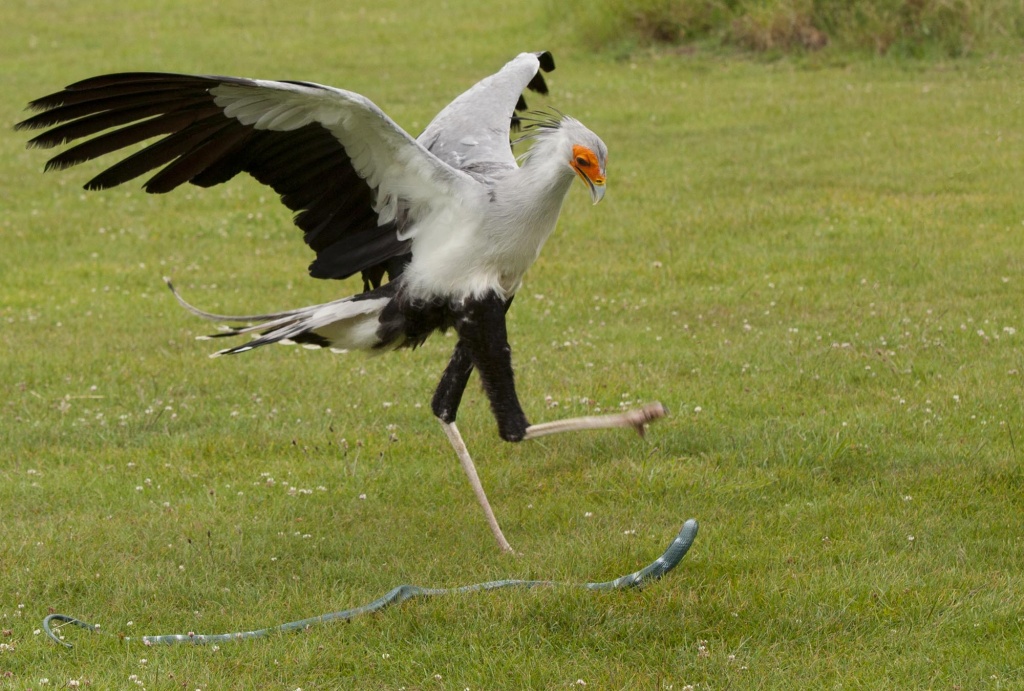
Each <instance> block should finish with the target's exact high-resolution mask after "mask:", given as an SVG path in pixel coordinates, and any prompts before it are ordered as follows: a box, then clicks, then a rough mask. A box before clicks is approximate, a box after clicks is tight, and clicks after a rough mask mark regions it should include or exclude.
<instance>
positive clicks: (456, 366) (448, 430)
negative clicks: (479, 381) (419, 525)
mask: <svg viewBox="0 0 1024 691" xmlns="http://www.w3.org/2000/svg"><path fill="white" fill-rule="evenodd" d="M472 372H473V361H472V358H470V356H469V350H468V349H467V348H466V346H465V345H464V344H463V343H462V341H459V342H458V343H457V344H455V351H454V352H453V353H452V359H451V360H450V361H449V362H448V366H447V367H446V368H445V370H444V374H443V375H442V376H441V383H440V384H438V385H437V390H436V391H435V392H434V398H433V400H432V401H431V403H430V405H431V408H432V409H433V411H434V415H436V416H437V419H438V420H440V421H441V429H443V430H444V433H445V436H447V437H448V441H450V442H451V444H452V448H453V449H455V454H456V455H457V456H458V457H459V463H460V464H461V465H462V470H463V471H465V473H466V477H467V478H469V484H470V486H471V487H472V488H473V494H475V495H476V500H477V501H478V502H480V507H481V508H482V509H483V510H484V516H486V517H487V525H489V526H490V527H491V532H492V533H494V537H495V539H496V540H497V541H498V546H499V547H501V550H502V551H503V552H511V551H512V547H511V546H510V545H509V544H508V540H506V539H505V536H504V535H503V534H502V532H501V527H500V526H499V525H498V519H497V518H495V517H494V511H493V510H492V509H491V503H490V502H489V501H487V494H486V493H485V492H484V486H483V485H482V484H480V476H479V475H477V474H476V466H475V465H473V459H472V457H471V456H470V455H469V450H468V449H467V448H466V443H465V442H464V441H462V435H461V434H459V428H458V427H456V426H455V414H456V413H457V412H458V410H459V403H460V402H461V401H462V394H463V392H464V391H465V390H466V384H467V382H469V375H470V374H471V373H472Z"/></svg>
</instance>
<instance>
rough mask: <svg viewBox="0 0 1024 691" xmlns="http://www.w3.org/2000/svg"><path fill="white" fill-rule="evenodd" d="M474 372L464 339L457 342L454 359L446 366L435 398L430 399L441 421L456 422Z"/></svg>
mask: <svg viewBox="0 0 1024 691" xmlns="http://www.w3.org/2000/svg"><path fill="white" fill-rule="evenodd" d="M472 373H473V360H472V358H471V357H470V356H469V350H467V349H466V346H465V344H464V343H463V342H462V341H459V342H458V343H456V344H455V351H454V352H452V359H451V360H450V361H449V362H448V366H447V367H445V368H444V374H443V375H441V383H440V384H438V385H437V389H436V390H435V391H434V398H433V399H432V400H431V401H430V407H431V409H432V410H433V411H434V415H436V416H437V417H438V419H440V420H441V422H447V423H452V422H455V415H456V413H458V412H459V403H461V402H462V394H463V393H464V392H465V391H466V384H467V383H468V382H469V375H470V374H472Z"/></svg>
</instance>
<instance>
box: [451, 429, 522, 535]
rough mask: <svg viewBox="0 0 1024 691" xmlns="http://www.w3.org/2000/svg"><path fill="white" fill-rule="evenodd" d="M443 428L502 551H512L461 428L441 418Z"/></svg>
mask: <svg viewBox="0 0 1024 691" xmlns="http://www.w3.org/2000/svg"><path fill="white" fill-rule="evenodd" d="M441 429H443V430H444V433H445V435H446V436H447V437H448V441H450V442H451V444H452V448H454V449H455V454H456V455H457V456H458V457H459V463H461V464H462V469H463V470H464V471H465V472H466V477H468V478H469V484H470V485H471V486H472V487H473V493H474V494H476V500H477V501H478V502H480V506H481V508H483V510H484V515H485V516H487V524H488V525H489V526H491V532H492V533H494V537H495V539H497V541H498V546H499V547H501V551H502V552H512V546H511V545H509V544H508V540H506V539H505V536H504V535H503V534H502V532H501V528H500V527H499V526H498V519H497V518H495V517H494V511H492V510H491V504H490V502H489V501H487V494H485V493H484V487H483V485H481V484H480V476H479V475H477V474H476V466H475V465H473V459H472V458H470V456H469V449H467V448H466V442H464V441H462V435H461V434H459V428H458V427H456V426H455V423H454V422H451V423H448V422H445V421H444V420H441Z"/></svg>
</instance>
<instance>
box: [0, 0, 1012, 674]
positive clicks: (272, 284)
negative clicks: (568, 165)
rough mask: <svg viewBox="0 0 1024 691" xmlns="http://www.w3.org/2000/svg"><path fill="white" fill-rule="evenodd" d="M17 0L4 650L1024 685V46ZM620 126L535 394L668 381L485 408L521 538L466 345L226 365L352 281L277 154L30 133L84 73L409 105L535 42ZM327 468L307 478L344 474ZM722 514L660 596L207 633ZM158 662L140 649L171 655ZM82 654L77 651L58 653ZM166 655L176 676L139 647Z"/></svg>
mask: <svg viewBox="0 0 1024 691" xmlns="http://www.w3.org/2000/svg"><path fill="white" fill-rule="evenodd" d="M449 5H450V7H448V8H447V9H445V10H443V11H442V10H439V9H438V8H437V7H429V6H427V5H420V4H412V3H400V2H381V3H377V4H375V5H373V6H363V7H358V6H355V5H354V4H352V3H342V4H340V5H339V4H336V3H326V2H314V3H310V4H308V5H306V6H303V7H302V8H300V9H288V8H287V7H286V6H285V5H283V4H282V5H281V6H280V7H269V6H267V5H265V4H253V3H240V2H226V3H193V2H189V3H156V4H154V3H141V2H134V1H133V2H128V3H126V2H118V3H114V2H109V0H99V1H98V2H93V3H89V4H88V6H86V5H83V4H77V3H66V2H56V1H50V2H40V3H28V2H21V1H17V2H13V3H7V4H5V5H4V7H3V8H2V9H0V18H2V19H3V22H2V24H0V38H2V39H3V40H2V41H0V60H2V64H3V66H4V74H5V87H6V88H5V89H4V98H3V99H2V102H0V121H2V122H3V123H6V124H5V128H7V129H6V131H5V134H3V135H2V136H0V154H2V155H0V207H2V209H3V214H2V218H0V248H2V250H0V344H2V345H0V349H2V353H3V357H2V358H0V385H2V391H3V404H2V408H0V566H2V579H0V628H2V629H3V635H2V637H0V644H3V647H2V648H0V687H2V688H12V689H26V688H37V687H43V686H48V687H54V688H64V687H66V686H68V685H69V684H70V682H71V681H77V682H80V683H81V684H82V685H83V686H84V685H86V684H90V685H91V687H92V688H138V687H139V685H140V684H141V685H143V686H145V687H146V688H152V689H157V688H187V689H194V688H200V689H222V688H276V689H296V688H302V689H305V690H308V689H333V688H368V689H376V688H390V689H397V688H402V687H404V688H407V689H416V688H419V689H434V688H438V689H446V688H451V689H463V688H471V689H493V688H569V687H571V688H583V686H582V683H585V684H586V687H587V688H589V689H594V688H597V689H605V688H652V689H654V688H657V689H663V688H674V689H677V690H678V689H683V688H686V687H687V686H688V685H689V686H693V687H694V688H695V689H723V688H737V689H749V688H764V689H781V688H839V687H842V688H900V689H906V688H936V689H955V688H962V689H1009V688H1020V687H1021V686H1024V642H1022V641H1024V576H1022V572H1024V556H1022V555H1024V544H1022V535H1024V471H1022V468H1021V453H1022V451H1021V449H1024V433H1022V422H1024V415H1022V403H1021V400H1022V394H1024V374H1022V372H1024V317H1022V315H1024V239H1022V234H1024V201H1022V198H1021V189H1022V188H1024V136H1022V125H1021V122H1022V117H1021V115H1022V95H1024V93H1022V89H1021V83H1020V75H1021V62H1020V60H1019V58H1018V57H1017V56H1009V57H979V58H974V59H971V60H965V61H958V62H899V61H881V60H869V59H860V58H858V59H856V60H854V61H852V62H849V63H846V64H844V63H843V61H842V60H836V59H829V60H827V61H824V60H822V61H818V60H815V59H813V58H806V59H805V58H802V59H797V60H778V61H775V62H771V63H765V62H761V61H757V60H748V59H742V58H727V57H721V56H718V57H702V56H700V55H697V56H680V55H674V54H669V53H668V52H663V53H649V54H647V53H645V54H637V55H634V56H633V58H632V59H630V60H624V61H617V60H614V59H612V58H611V57H607V56H603V55H595V54H592V53H588V52H586V51H584V50H582V49H580V48H578V47H577V46H576V43H575V34H574V33H573V31H572V30H571V27H566V26H564V25H559V24H557V23H552V22H551V21H550V20H551V17H552V14H551V13H550V11H549V10H548V9H547V8H546V7H545V5H544V4H543V3H541V2H533V3H526V4H525V5H523V6H520V7H518V8H516V9H514V10H510V9H509V8H507V7H505V6H501V7H500V9H498V8H497V7H496V6H490V7H488V6H482V5H477V4H472V3H462V2H453V3H449ZM542 48H548V49H550V50H552V51H554V53H555V58H556V61H557V62H558V69H557V71H556V72H554V73H553V74H552V75H551V77H550V79H549V84H550V86H551V87H552V95H551V97H550V98H549V99H546V100H545V99H539V98H536V97H535V98H534V99H533V101H532V102H531V105H533V104H534V103H535V104H536V105H541V104H543V103H550V104H551V105H554V106H556V107H558V108H560V109H562V110H564V111H566V112H568V113H571V114H573V115H575V116H577V117H578V118H580V119H581V120H583V121H584V122H585V123H587V124H588V125H589V126H590V127H591V128H593V129H594V130H595V131H597V132H598V133H599V134H600V135H601V136H602V137H603V138H604V140H605V142H606V143H607V144H608V146H609V148H610V150H611V155H610V166H609V190H608V195H607V198H606V199H605V201H604V202H603V203H602V204H601V205H600V206H598V207H591V206H590V205H589V203H588V199H587V195H586V194H584V192H583V190H582V189H576V190H574V191H573V194H572V195H571V197H570V200H569V202H568V204H567V206H566V208H565V211H564V214H563V220H562V222H561V224H560V226H559V230H558V232H557V233H556V235H555V236H554V237H553V238H552V240H551V241H550V242H549V243H548V245H547V246H546V248H545V250H544V253H543V255H542V257H541V259H540V261H539V262H538V263H537V265H536V266H535V267H534V268H533V269H532V271H531V273H529V274H528V275H527V282H526V285H525V286H524V288H523V291H522V292H521V294H520V297H519V299H517V300H516V304H515V307H514V308H513V309H512V311H511V313H510V331H511V337H512V342H513V349H514V356H515V358H516V364H517V373H518V386H519V390H520V395H521V397H522V399H523V403H524V406H525V407H526V409H527V412H528V414H529V415H530V417H531V418H532V419H533V420H534V421H542V420H547V419H554V418H557V417H563V416H568V415H573V414H583V413H585V412H588V411H594V410H596V409H598V408H600V409H601V410H605V411H607V410H614V409H618V408H619V407H620V406H636V405H639V404H640V403H642V402H646V401H652V400H661V401H663V402H664V403H665V404H666V405H667V406H668V407H669V408H670V410H671V411H672V413H673V414H672V415H671V417H669V418H668V419H667V420H665V421H663V422H660V423H658V424H657V425H656V426H654V427H652V429H651V432H650V434H649V435H648V437H647V439H646V440H640V439H638V438H636V437H635V436H632V435H628V434H626V433H616V432H601V433H594V434H591V435H589V436H588V435H582V434H581V435H577V436H566V437H562V438H558V437H556V438H552V439H551V440H550V441H547V440H544V441H540V442H532V443H527V444H522V445H508V444H504V443H503V442H501V441H499V439H498V437H497V435H496V434H495V430H494V424H493V420H492V419H491V417H490V413H489V411H488V410H487V405H486V401H485V400H484V397H483V396H482V394H481V393H480V391H479V389H478V387H477V385H476V384H472V385H471V389H470V392H469V394H468V395H467V400H466V402H465V404H464V406H463V411H462V413H461V415H460V418H459V420H460V427H461V429H462V431H463V433H464V435H465V436H466V439H467V443H468V444H469V446H470V449H471V451H472V452H473V453H474V456H475V458H476V460H477V463H478V466H479V468H480V472H481V476H482V479H483V482H484V484H485V486H486V487H487V489H488V491H489V494H490V498H491V501H492V503H493V504H494V506H495V509H496V511H497V513H498V515H499V518H500V519H501V521H502V524H503V527H504V529H505V532H506V535H507V536H508V538H509V540H510V541H511V542H512V544H513V545H514V546H515V547H516V548H517V549H518V550H519V551H520V552H521V554H520V555H519V556H516V557H509V556H503V555H501V554H499V553H498V551H497V549H496V547H495V545H494V541H493V539H492V537H491V535H490V533H489V532H488V530H487V527H486V525H485V524H484V521H483V520H482V518H481V517H480V516H479V509H478V507H477V506H476V504H475V502H474V500H473V497H472V494H471V492H470V491H469V488H468V487H467V485H466V482H465V479H464V477H463V476H462V473H461V471H460V469H459V468H458V465H457V463H456V461H455V459H454V457H453V454H452V453H451V451H450V449H449V447H448V446H447V442H446V440H445V439H444V436H443V435H442V434H441V431H440V430H439V429H438V427H437V423H436V422H435V421H434V420H432V419H431V415H430V413H429V400H430V395H431V393H432V390H433V386H434V385H435V384H436V381H437V378H438V377H439V375H440V373H441V371H442V369H443V367H444V365H445V363H446V358H447V356H448V352H449V349H450V348H451V346H452V344H453V341H452V340H451V339H446V338H443V337H441V338H435V339H433V340H431V341H428V343H427V344H426V345H425V346H424V347H422V348H420V349H419V350H417V351H415V352H402V353H398V354H395V355H392V356H389V357H386V358H380V359H366V358H363V357H361V356H354V357H353V356H335V355H329V354H326V353H317V352H307V351H305V350H302V349H296V348H290V349H289V348H271V349H264V350H261V351H258V352H255V353H251V354H249V355H246V356H243V357H238V358H230V359H229V358H225V359H219V360H209V359H207V357H206V355H207V354H208V353H209V352H210V351H211V350H212V349H213V348H212V346H211V344H210V343H204V342H196V341H195V340H194V337H195V336H197V335H201V334H203V333H207V332H208V330H209V325H208V324H206V323H203V322H201V321H199V320H197V319H195V318H193V317H191V316H190V315H188V314H186V313H185V312H183V311H182V310H181V309H180V308H179V307H178V306H177V305H176V304H175V303H174V301H173V299H172V298H171V296H170V295H169V294H168V293H167V292H166V290H165V288H164V287H163V284H162V282H161V277H162V276H164V275H169V276H172V277H174V278H175V279H176V283H177V285H178V286H179V287H180V289H181V290H182V291H183V293H184V294H185V296H186V297H187V298H189V299H191V300H193V301H194V302H195V303H196V304H198V305H200V306H202V307H205V308H208V309H211V310H213V311H226V312H232V311H239V310H240V311H242V312H245V311H249V310H253V309H255V310H263V309H272V308H287V307H294V306H299V305H304V304H311V303H313V302H318V301H324V300H326V299H331V298H334V297H337V296H338V295H339V294H341V293H343V292H345V291H354V290H355V289H356V288H357V286H356V285H355V284H349V285H340V286H339V285H338V284H328V283H325V282H317V281H313V280H310V279H307V278H306V277H305V267H306V265H307V263H308V261H309V260H310V258H311V255H310V253H309V252H308V250H307V249H306V248H305V247H304V246H303V245H302V243H301V241H300V235H299V231H297V230H296V229H294V228H293V227H292V226H291V225H290V220H289V213H288V212H287V211H286V210H285V209H284V208H283V207H281V206H280V205H279V204H277V203H276V200H275V199H274V197H273V194H272V193H271V192H270V191H268V190H265V189H261V188H260V187H258V186H257V185H255V184H250V183H249V182H243V181H236V182H235V183H233V184H231V185H228V186H223V187H220V188H216V189H213V190H208V191H198V190H192V189H189V190H179V191H178V192H176V193H175V194H172V195H168V196H166V197H151V196H147V195H144V194H142V193H141V192H140V191H139V190H138V187H137V186H132V185H129V186H126V187H125V188H124V189H118V190H115V191H110V192H106V193H89V194H86V193H85V192H84V191H82V190H81V184H82V183H84V182H85V181H86V180H87V179H89V177H91V174H94V172H95V171H96V170H98V166H83V167H82V168H80V169H74V170H71V171H66V172H61V173H49V174H47V175H43V174H42V172H41V169H42V165H43V162H44V160H45V158H46V155H45V152H40V151H29V150H25V148H24V140H25V137H24V136H23V134H16V133H14V132H12V131H11V130H10V129H9V125H13V123H14V122H16V121H18V120H20V119H22V117H24V115H25V113H24V111H23V110H22V108H23V106H24V104H25V103H26V102H27V101H29V100H30V99H31V98H34V97H38V96H41V95H43V94H46V93H50V92H51V91H54V90H56V89H58V88H60V87H61V86H63V85H64V84H66V83H69V82H71V81H74V80H76V79H79V78H84V77H87V76H91V75H93V74H100V73H104V72H112V71H124V70H147V69H159V70H173V71H184V72H200V73H224V74H238V75H245V76H260V77H268V78H293V79H305V80H311V81H319V82H323V83H328V84H334V85H338V86H344V87H346V88H350V89H353V90H355V91H359V92H361V93H364V94H366V95H367V96H369V97H370V98H372V99H373V100H374V101H375V102H377V103H378V104H380V105H381V106H382V107H383V108H384V109H385V110H386V111H387V112H389V113H390V114H391V115H392V116H393V117H394V118H395V119H396V120H397V121H398V122H399V123H401V124H403V125H404V126H406V127H407V128H408V129H409V130H410V131H419V129H420V128H422V127H423V126H424V125H425V124H426V123H427V122H428V121H429V119H430V118H431V117H432V115H433V114H434V113H435V112H436V111H437V110H438V109H439V108H441V107H442V106H443V105H444V104H445V103H447V102H448V101H449V100H450V99H451V98H452V97H453V96H454V95H456V94H457V93H459V92H460V91H461V90H462V89H464V88H465V87H467V86H468V85H469V84H471V83H472V82H473V81H475V80H476V79H478V78H480V77H482V76H484V75H486V74H489V73H490V72H492V71H493V70H495V69H497V68H498V67H500V65H501V64H503V63H504V61H505V60H507V59H508V58H509V57H511V56H512V55H514V54H516V53H518V52H519V51H521V50H537V49H542ZM307 490H308V491H307ZM690 516H693V517H696V518H697V519H698V520H699V521H700V522H701V532H700V535H699V536H698V538H697V542H696V544H695V545H694V548H693V549H692V550H691V552H690V554H689V555H688V556H687V557H686V559H685V560H684V561H683V563H682V564H681V565H680V567H679V568H678V569H677V570H676V571H675V572H673V573H672V574H670V575H669V576H668V577H667V578H666V579H664V580H663V581H661V582H658V583H656V584H653V585H651V586H650V587H649V588H647V589H645V590H643V591H641V592H617V593H588V592H581V591H577V590H568V589H545V590H535V591H529V592H523V591H501V592H497V593H491V594H486V595H477V596H465V597H458V598H443V599H435V600H430V601H422V602H411V603H408V604H406V605H403V606H402V607H399V608H394V609H390V610H388V611H386V612H384V613H381V614H378V615H373V616H369V617H365V618H362V619H359V620H357V621H354V622H353V623H350V624H338V625H332V626H324V627H319V628H316V629H313V630H311V631H309V632H307V633H305V634H301V635H280V636H273V637H270V638H268V639H264V640H261V641H255V642H246V643H239V644H225V645H222V646H220V647H219V648H218V649H213V648H209V647H189V646H184V647H167V648H146V647H144V646H142V645H140V644H137V643H125V642H124V641H121V640H119V639H118V638H116V637H114V636H90V635H89V634H87V633H86V632H81V631H73V632H69V633H68V638H69V640H73V641H74V642H75V643H76V644H77V645H76V647H75V648H74V649H73V650H65V649H62V648H59V647H58V646H56V645H54V644H52V643H51V642H49V641H47V640H45V638H44V637H43V636H42V635H40V634H39V633H38V629H39V628H40V621H41V619H42V618H43V617H44V616H45V615H46V614H47V613H48V612H50V611H61V612H66V613H69V614H73V615H76V616H79V617H81V618H83V619H85V620H87V621H93V622H97V623H100V624H102V625H103V630H105V631H107V632H110V633H115V634H123V635H140V634H158V633H179V632H180V633H183V632H187V631H196V632H202V633H220V632H224V631H233V630H239V629H250V628H257V627H260V626H266V625H270V624H274V623H279V622H283V621H288V620H292V619H298V618H302V617H307V616H313V615H315V614H320V613H323V612H329V611H334V610H339V609H344V608H348V607H352V606H355V605H358V604H362V603H364V602H367V601H369V600H371V599H373V598H376V597H377V596H379V595H381V594H383V593H384V592H385V591H387V590H389V589H390V588H392V587H393V586H395V585H398V584H401V583H415V584H420V585H431V586H450V585H462V584H467V583H474V582H479V581H484V580H491V579H500V578H512V577H516V578H542V579H556V580H565V581H575V582H579V581H588V580H605V579H609V578H613V577H616V576H619V575H622V574H624V573H627V572H629V571H632V570H634V569H636V568H638V567H640V566H642V565H644V564H646V563H647V562H648V561H650V560H651V559H653V558H654V557H655V556H657V554H659V553H660V551H661V550H662V549H663V548H664V547H665V546H666V545H667V544H668V542H669V541H670V540H671V538H672V537H673V536H674V534H675V533H676V531H677V530H678V528H679V526H680V524H681V523H682V521H683V520H684V519H685V518H688V517H690ZM132 675H136V676H135V677H134V678H133V677H132ZM44 679H45V680H48V683H47V684H44V682H43V680H44ZM137 682H138V683H137Z"/></svg>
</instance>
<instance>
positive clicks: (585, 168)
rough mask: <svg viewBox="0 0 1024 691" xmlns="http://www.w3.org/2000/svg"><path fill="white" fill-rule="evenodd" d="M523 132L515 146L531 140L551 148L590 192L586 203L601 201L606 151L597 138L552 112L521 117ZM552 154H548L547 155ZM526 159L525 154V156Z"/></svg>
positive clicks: (540, 112)
mask: <svg viewBox="0 0 1024 691" xmlns="http://www.w3.org/2000/svg"><path fill="white" fill-rule="evenodd" d="M522 120H523V121H524V122H526V123H527V130H526V132H525V133H524V134H523V136H522V137H520V138H519V139H518V140H517V142H519V141H523V140H527V139H533V140H538V141H545V142H546V143H548V144H549V145H550V146H554V147H555V149H554V151H557V152H558V153H556V154H555V155H556V156H559V157H562V158H563V160H564V161H565V165H566V166H567V170H569V171H572V172H573V173H575V174H576V175H577V176H578V177H579V178H580V179H581V180H583V182H584V183H586V185H587V187H588V188H589V189H590V199H591V200H592V201H593V202H594V203H595V204H597V203H598V202H599V201H601V200H602V199H604V190H605V180H606V178H607V172H606V169H607V165H608V147H606V146H605V145H604V142H603V141H601V138H600V137H598V136H597V135H596V134H594V133H593V132H591V131H590V130H589V129H587V128H586V127H585V126H584V125H583V123H581V122H580V121H579V120H576V119H574V118H571V117H569V116H568V115H563V114H562V113H558V112H557V111H555V114H552V113H548V112H545V111H534V112H532V113H529V114H528V115H526V116H523V117H522ZM551 153H554V152H553V151H552V150H550V149H549V150H548V154H549V155H550V154H551ZM527 157H529V154H527Z"/></svg>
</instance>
